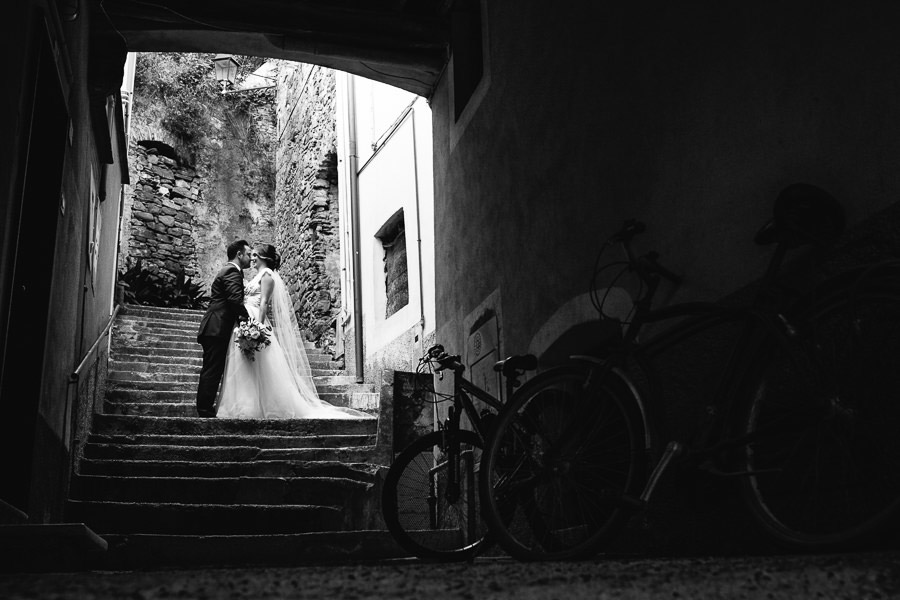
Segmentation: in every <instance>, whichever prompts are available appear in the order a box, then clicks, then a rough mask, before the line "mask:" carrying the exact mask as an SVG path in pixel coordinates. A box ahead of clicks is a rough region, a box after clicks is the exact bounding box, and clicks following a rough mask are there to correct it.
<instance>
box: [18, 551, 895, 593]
mask: <svg viewBox="0 0 900 600" xmlns="http://www.w3.org/2000/svg"><path fill="white" fill-rule="evenodd" d="M0 597H3V598H6V599H7V600H31V599H41V600H54V599H59V600H62V599H73V600H75V599H77V600H82V599H91V600H100V599H106V598H109V599H113V598H115V599H122V598H134V599H139V600H155V599H165V598H196V599H208V598H209V599H213V598H216V599H218V598H222V599H245V598H246V599H254V600H262V599H266V598H315V599H317V600H325V599H344V598H346V599H355V598H360V599H362V598H366V599H372V600H379V599H388V598H390V599H423V600H442V599H445V598H466V599H469V598H473V599H474V598H515V599H516V600H529V599H542V600H543V599H552V598H565V599H572V600H577V599H581V598H591V599H595V598H604V599H606V598H640V599H642V600H643V599H655V598H692V599H699V598H767V599H791V600H794V599H805V598H828V599H842V598H848V599H849V598H853V599H857V598H871V599H877V598H885V599H886V598H900V553H898V552H889V553H863V554H845V555H821V556H774V557H772V556H770V557H740V558H678V559H647V558H641V559H594V560H591V561H584V562H567V563H543V564H525V563H519V562H510V561H506V560H492V559H482V560H479V561H476V562H475V563H474V564H472V565H469V564H423V563H420V562H413V561H396V562H386V563H380V564H356V565H334V566H324V565H318V566H305V567H285V568H253V569H236V568H228V569H207V570H196V571H193V570H184V571H146V572H90V573H52V574H7V575H0Z"/></svg>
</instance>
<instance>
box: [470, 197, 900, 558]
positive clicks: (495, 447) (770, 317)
mask: <svg viewBox="0 0 900 600" xmlns="http://www.w3.org/2000/svg"><path fill="white" fill-rule="evenodd" d="M843 227H844V217H843V210H842V209H841V207H840V205H839V204H838V203H837V202H836V200H834V198H832V197H831V196H830V195H829V194H827V193H826V192H824V190H821V189H819V188H817V187H815V186H811V185H808V184H795V185H793V186H789V187H788V188H786V189H785V190H783V191H782V192H781V193H780V194H779V195H778V197H777V199H776V202H775V207H774V216H773V219H772V220H771V221H770V222H769V223H767V224H766V225H765V226H764V227H763V228H762V229H761V230H760V231H759V232H757V235H756V236H755V238H754V239H755V242H756V243H757V244H760V245H762V246H767V247H771V248H772V254H771V260H770V263H769V266H768V267H767V269H766V270H765V272H764V274H763V276H762V278H761V279H760V280H759V282H758V284H757V285H755V286H752V290H751V293H749V294H747V296H749V298H746V301H744V302H721V301H720V302H688V303H680V304H667V303H661V304H657V303H655V302H654V299H655V297H656V293H657V291H658V290H659V287H660V284H661V282H662V281H669V282H670V283H672V284H676V285H677V284H678V283H680V277H679V276H678V275H676V274H674V273H672V272H671V271H669V270H668V269H666V268H665V267H664V266H663V265H661V264H660V262H659V260H658V256H657V255H656V254H655V253H652V252H651V253H646V254H642V255H637V254H636V253H635V252H633V251H632V249H631V243H632V241H633V240H634V239H635V238H636V237H637V236H639V235H640V234H641V233H642V232H643V229H644V227H643V224H641V223H639V222H637V221H629V222H626V223H625V224H624V225H623V227H622V228H621V229H620V230H619V231H618V232H616V233H615V234H614V235H613V236H612V237H611V238H610V240H609V241H608V243H607V245H606V246H605V247H604V250H607V249H610V248H613V247H615V248H619V249H621V250H622V251H623V253H624V254H623V255H624V259H622V260H614V261H606V260H601V261H598V265H599V266H598V272H607V271H611V272H612V273H614V274H615V275H614V277H613V281H620V280H622V279H623V278H624V277H625V276H626V275H636V276H637V278H638V279H639V283H640V284H641V285H640V286H639V293H638V294H637V295H635V296H632V297H633V298H634V303H633V310H632V311H630V313H629V314H628V315H626V316H625V317H624V319H623V318H621V317H619V318H617V319H612V318H607V319H606V320H608V321H610V322H612V323H613V324H615V325H617V327H616V330H617V331H616V333H618V332H619V331H621V335H616V336H614V338H615V339H614V340H613V342H614V343H610V344H608V347H606V348H602V349H601V350H600V351H597V352H596V353H592V354H586V355H583V356H575V357H572V358H571V359H569V360H568V361H567V362H565V363H564V364H563V365H562V366H558V367H555V368H551V369H547V370H544V371H543V372H542V373H540V374H539V375H537V376H536V377H534V378H533V379H531V380H530V381H528V382H527V383H526V384H525V385H524V386H522V388H521V389H520V390H519V391H517V392H516V394H515V395H514V396H513V398H512V400H511V401H510V402H509V403H508V404H507V405H506V406H504V407H503V409H502V411H501V412H500V414H499V416H498V418H497V421H496V425H495V427H494V429H493V430H492V433H491V436H490V437H489V439H488V440H487V443H486V445H485V447H484V450H483V453H482V460H481V471H480V474H481V477H482V486H481V491H482V493H483V494H484V496H483V500H482V506H481V508H482V514H483V515H484V517H485V519H486V520H487V522H488V525H489V527H488V529H489V531H490V534H491V536H492V537H493V538H496V540H497V541H498V542H499V543H500V545H501V546H502V547H503V548H504V549H505V550H506V551H507V552H509V553H510V554H511V555H513V556H515V557H518V558H521V559H526V560H542V559H565V558H580V557H585V556H589V555H591V554H593V553H595V552H597V551H599V550H601V549H607V550H608V549H610V548H615V547H616V546H615V544H616V543H617V541H618V540H619V539H620V537H619V534H620V533H621V532H622V529H623V527H624V526H625V525H626V524H628V523H629V521H632V520H633V518H635V517H637V516H639V515H641V516H646V515H648V514H651V513H650V512H649V511H650V510H651V508H652V507H653V506H655V505H656V503H653V504H651V502H650V500H651V498H654V499H656V498H658V496H659V494H656V493H655V492H656V490H657V489H658V487H659V486H660V483H661V482H667V483H671V484H674V485H681V486H684V485H686V483H690V482H691V479H690V477H705V478H717V479H718V480H720V482H721V485H722V489H723V490H724V489H726V488H727V489H728V490H735V489H736V490H737V492H738V495H737V498H738V499H739V500H740V502H741V503H742V504H743V505H744V506H745V507H746V508H747V509H748V511H747V512H748V513H749V514H750V515H751V516H752V517H753V522H754V523H755V524H756V525H759V526H760V529H761V531H763V532H764V533H766V534H768V538H769V539H770V540H772V541H774V542H776V543H777V544H778V546H777V547H778V548H780V549H787V550H793V551H831V550H839V549H849V548H858V547H865V546H866V545H867V544H871V543H873V542H875V541H876V540H878V539H883V536H884V534H885V533H886V532H888V531H890V529H889V526H890V525H894V524H895V523H896V518H895V517H896V514H897V512H898V508H900V471H898V470H897V468H896V467H897V465H898V464H900V437H898V436H897V435H896V431H897V430H898V429H900V403H898V402H896V401H895V396H896V394H895V393H894V390H896V389H900V261H896V260H888V261H879V262H875V263H870V264H864V265H859V266H856V267H853V268H850V269H847V270H846V271H844V272H842V273H839V274H837V275H834V276H831V277H830V278H828V279H825V280H823V281H820V282H819V283H818V285H817V286H816V287H814V288H813V289H812V290H809V289H802V288H801V289H797V288H796V287H792V286H793V285H794V284H797V283H806V282H807V281H810V280H811V279H810V278H798V277H796V276H795V271H794V270H789V269H782V266H783V265H784V264H785V262H786V257H787V255H788V253H789V252H792V251H796V250H798V249H801V248H804V247H809V246H813V247H817V248H826V247H833V245H834V243H835V242H836V241H837V240H838V238H839V237H840V235H841V233H842V231H843ZM609 265H613V266H612V267H610V266H609ZM785 275H787V277H785ZM598 279H599V278H598ZM612 287H615V286H609V285H605V284H604V285H595V286H594V292H593V294H592V297H593V299H594V301H595V306H596V308H597V309H598V311H600V313H601V314H602V313H603V312H604V308H606V306H605V302H606V301H608V300H610V299H612V298H615V297H616V295H614V294H610V293H609V290H610V289H611V288H612ZM598 290H599V292H598ZM742 295H743V294H742ZM663 323H671V325H670V326H669V327H667V328H662V327H657V328H656V329H655V330H654V331H652V332H651V333H650V334H648V335H643V334H642V331H644V327H645V325H656V324H663ZM607 331H608V330H607ZM720 332H721V333H720ZM639 334H641V335H639ZM716 340H719V341H716ZM688 342H691V343H692V344H693V346H686V344H687V343H688ZM686 347H688V348H691V347H693V348H702V349H705V350H706V353H705V354H704V355H702V356H700V355H697V354H695V353H694V352H689V351H685V348H686ZM666 354H671V355H674V356H675V357H677V358H679V359H682V360H683V361H684V362H685V365H686V366H684V367H680V368H677V369H675V370H674V371H672V372H671V373H669V372H665V369H660V370H659V371H657V370H656V369H655V368H654V367H655V366H656V363H657V362H663V363H664V362H665V360H660V359H663V358H664V356H665V355H666ZM698 362H701V363H703V366H707V367H710V369H709V370H710V371H711V373H710V374H705V373H702V372H699V369H698V368H697V363H698ZM713 363H715V364H716V365H720V364H721V365H722V366H721V367H719V366H715V367H714V368H713V367H711V365H713ZM664 375H671V376H672V377H670V379H672V378H674V379H675V381H676V383H680V384H685V383H690V384H691V385H694V384H695V383H699V384H702V386H705V387H708V389H709V390H711V393H708V394H707V393H704V394H696V392H693V391H690V386H686V389H688V392H687V393H685V395H684V397H683V398H682V399H681V402H680V403H679V402H678V401H672V399H671V396H672V394H671V390H672V389H675V387H676V386H675V385H673V384H672V383H671V382H664V377H663V376H664ZM679 380H680V381H679ZM707 383H711V384H712V385H709V386H707V385H706V384H707ZM695 394H696V395H695ZM676 396H677V394H676ZM688 409H690V410H688ZM697 409H699V410H697ZM673 415H674V416H675V417H676V418H674V419H673V418H672V416H673ZM686 474H688V475H687V476H686ZM667 483H663V487H665V485H667ZM717 500H719V498H718V497H716V498H713V502H712V504H711V506H714V507H715V506H717V504H716V501H717ZM699 516H700V517H702V518H701V519H700V520H699V521H698V522H705V523H706V527H707V531H708V533H709V539H710V540H714V541H716V542H719V541H720V540H722V539H723V538H731V539H729V540H727V541H726V542H722V543H723V544H725V545H727V544H728V543H731V544H732V547H733V548H735V549H736V550H738V551H740V550H741V549H743V551H744V552H746V551H747V549H748V548H747V546H746V541H745V540H743V539H735V537H736V536H733V535H732V536H722V535H721V531H729V533H731V534H736V533H737V531H736V530H737V529H739V528H738V527H736V526H734V525H735V524H736V523H737V522H738V521H737V518H736V517H733V516H732V515H731V514H727V515H724V516H723V517H722V518H721V519H720V520H719V522H720V523H721V524H722V526H721V527H716V526H715V522H714V519H711V518H710V517H711V516H713V515H711V514H710V513H709V512H705V513H703V514H702V515H699ZM666 517H667V518H669V519H673V520H675V522H682V523H683V522H684V521H685V519H684V518H683V517H684V515H683V514H677V513H671V512H670V513H669V514H668V515H666ZM711 521H713V524H712V526H710V522H711ZM660 525H661V528H668V533H671V532H672V527H671V523H665V522H662V523H660ZM628 531H629V532H630V533H640V534H643V533H646V532H644V531H641V530H640V528H637V529H635V528H631V529H630V530H628ZM681 531H682V532H683V531H684V530H683V529H682V530H681ZM663 533H664V534H665V533H667V532H663ZM631 537H635V536H631ZM662 537H665V535H663V536H662ZM629 541H630V540H629ZM680 541H682V539H679V542H680ZM659 542H660V538H657V539H655V540H649V542H648V540H647V539H646V536H644V539H643V540H639V541H637V545H638V547H640V549H642V550H647V549H649V548H653V547H654V546H656V547H657V548H658V547H659ZM754 549H756V548H754ZM668 550H670V551H675V552H679V551H683V548H677V547H675V546H674V545H672V546H671V547H670V548H669V549H668Z"/></svg>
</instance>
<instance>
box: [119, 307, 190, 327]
mask: <svg viewBox="0 0 900 600" xmlns="http://www.w3.org/2000/svg"><path fill="white" fill-rule="evenodd" d="M205 312H206V311H204V310H202V309H190V308H171V307H162V306H143V305H140V304H125V305H124V306H123V307H122V309H121V311H120V312H119V317H120V318H125V317H144V318H154V319H172V320H196V321H197V322H198V323H199V322H200V319H202V318H203V315H204V313H205Z"/></svg>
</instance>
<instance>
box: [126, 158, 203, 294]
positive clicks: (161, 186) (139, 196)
mask: <svg viewBox="0 0 900 600" xmlns="http://www.w3.org/2000/svg"><path fill="white" fill-rule="evenodd" d="M145 145H148V144H146V143H144V144H142V143H137V144H131V145H130V148H129V151H128V159H129V169H130V177H131V182H132V183H131V185H130V186H129V187H128V188H127V190H126V193H125V210H124V211H123V216H122V220H123V223H122V237H121V242H120V254H119V269H120V270H121V269H123V268H125V266H126V263H127V261H128V258H129V257H130V258H131V259H132V260H134V259H138V258H140V259H141V260H142V263H143V265H144V267H145V268H147V267H150V268H155V269H157V270H158V271H159V272H161V273H163V274H167V275H170V276H172V277H174V276H175V275H176V274H177V273H178V272H179V271H180V270H182V269H184V272H185V274H186V275H187V276H188V277H191V278H192V279H196V278H197V277H198V275H199V274H200V270H199V267H198V263H197V253H196V244H195V241H194V238H195V235H194V233H195V232H194V212H195V209H194V205H195V204H196V202H197V201H198V200H199V199H200V198H201V197H202V190H203V188H204V187H205V185H206V178H205V177H203V176H201V175H199V174H198V173H197V171H196V170H194V169H192V168H189V167H185V166H182V165H180V164H179V162H178V161H177V160H175V159H173V158H169V157H168V156H164V155H163V154H160V152H159V150H158V149H157V148H156V147H152V144H149V145H150V146H151V147H149V148H147V147H145Z"/></svg>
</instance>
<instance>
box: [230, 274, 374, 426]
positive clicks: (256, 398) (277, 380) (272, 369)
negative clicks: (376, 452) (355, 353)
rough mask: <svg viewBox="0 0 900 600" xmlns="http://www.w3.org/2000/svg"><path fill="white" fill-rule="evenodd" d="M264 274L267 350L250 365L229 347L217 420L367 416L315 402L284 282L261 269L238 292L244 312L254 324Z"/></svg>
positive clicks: (322, 401) (257, 315)
mask: <svg viewBox="0 0 900 600" xmlns="http://www.w3.org/2000/svg"><path fill="white" fill-rule="evenodd" d="M267 273H268V274H269V275H271V276H272V280H273V281H274V283H275V285H274V289H273V291H272V297H271V298H270V300H269V305H270V307H271V310H270V311H269V316H268V318H267V319H266V322H267V323H270V324H271V325H272V329H273V334H272V335H271V336H270V339H271V344H269V345H268V346H266V347H264V348H262V349H260V350H258V351H257V352H256V353H255V354H254V357H253V358H254V360H250V359H249V358H248V357H247V356H245V355H244V354H242V352H241V350H240V349H239V348H238V347H237V345H236V344H234V343H233V341H232V343H231V345H230V346H229V348H228V355H227V358H226V363H225V375H224V376H223V378H222V387H221V388H220V391H219V408H218V412H217V414H216V416H217V417H222V418H226V419H353V418H364V417H369V416H370V415H368V414H366V413H364V412H362V411H358V410H354V409H351V408H345V407H341V406H334V405H333V404H329V403H328V402H325V401H324V400H321V399H320V398H319V395H318V394H317V393H316V386H315V384H314V383H313V378H312V372H311V371H310V367H309V360H308V359H307V357H306V351H305V350H304V349H303V343H302V341H301V340H300V331H299V328H298V327H297V319H296V317H295V316H294V310H293V306H292V305H291V302H290V297H289V296H288V293H287V288H286V286H285V284H284V280H283V279H281V276H280V275H278V273H277V272H275V271H272V270H271V269H268V268H264V269H261V270H260V271H259V273H257V274H256V276H255V277H254V278H253V279H252V280H250V281H249V282H248V283H247V284H246V285H245V287H244V306H246V308H247V312H248V313H250V316H251V317H253V318H254V319H257V320H259V310H260V300H261V297H262V288H261V281H262V278H263V276H264V275H266V274H267Z"/></svg>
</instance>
